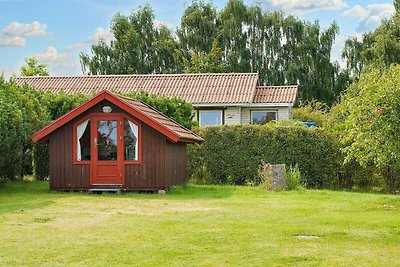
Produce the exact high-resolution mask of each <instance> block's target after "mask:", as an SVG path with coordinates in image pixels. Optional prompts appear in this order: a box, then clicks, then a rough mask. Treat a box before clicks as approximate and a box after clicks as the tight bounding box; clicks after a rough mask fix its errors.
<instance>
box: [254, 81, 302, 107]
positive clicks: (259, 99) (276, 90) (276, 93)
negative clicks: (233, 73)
mask: <svg viewBox="0 0 400 267" xmlns="http://www.w3.org/2000/svg"><path fill="white" fill-rule="evenodd" d="M297 93H298V86H297V85H285V86H257V88H256V93H255V95H254V100H253V103H292V104H294V103H295V102H296V99H297Z"/></svg>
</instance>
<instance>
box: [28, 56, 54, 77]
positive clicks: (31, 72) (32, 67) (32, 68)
mask: <svg viewBox="0 0 400 267" xmlns="http://www.w3.org/2000/svg"><path fill="white" fill-rule="evenodd" d="M46 67H47V65H45V64H40V63H39V62H38V61H37V59H36V58H35V57H29V58H25V65H23V66H22V67H21V76H49V72H48V71H47V69H46Z"/></svg>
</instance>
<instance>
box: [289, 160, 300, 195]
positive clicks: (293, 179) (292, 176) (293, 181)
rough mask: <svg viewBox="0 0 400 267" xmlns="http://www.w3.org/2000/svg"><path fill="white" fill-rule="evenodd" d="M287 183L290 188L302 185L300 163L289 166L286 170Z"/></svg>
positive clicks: (296, 188)
mask: <svg viewBox="0 0 400 267" xmlns="http://www.w3.org/2000/svg"><path fill="white" fill-rule="evenodd" d="M286 175H287V177H286V183H287V186H288V189H289V190H298V189H299V188H300V187H301V174H300V170H299V165H298V164H297V163H296V164H295V165H294V166H289V169H288V170H287V172H286Z"/></svg>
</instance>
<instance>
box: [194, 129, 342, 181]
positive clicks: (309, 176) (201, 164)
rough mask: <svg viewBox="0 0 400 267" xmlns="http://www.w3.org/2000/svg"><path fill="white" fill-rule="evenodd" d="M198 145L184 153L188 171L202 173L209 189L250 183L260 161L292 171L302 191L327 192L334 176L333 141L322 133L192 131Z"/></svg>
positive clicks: (336, 166)
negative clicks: (292, 168) (303, 185)
mask: <svg viewBox="0 0 400 267" xmlns="http://www.w3.org/2000/svg"><path fill="white" fill-rule="evenodd" d="M196 131H197V132H198V133H199V134H200V135H201V136H202V137H203V138H204V140H205V142H204V144H201V145H193V146H190V147H189V152H188V153H189V171H190V174H191V175H193V176H195V175H199V173H198V171H197V170H198V169H199V168H203V169H204V168H205V169H206V170H207V173H209V177H208V178H207V179H209V182H210V183H213V184H235V185H244V184H251V183H255V179H256V177H257V170H258V168H259V166H260V164H261V162H262V161H264V162H268V163H270V164H286V165H287V166H295V165H296V164H298V168H299V170H300V172H301V173H302V175H303V178H304V182H305V183H306V184H307V186H308V187H313V188H322V187H332V186H333V181H334V177H335V175H336V174H337V172H339V171H340V167H341V165H340V163H341V158H340V157H341V153H340V147H339V144H338V143H337V142H336V138H335V137H334V136H333V135H332V134H331V133H329V132H327V131H325V130H324V129H319V128H317V129H315V128H314V129H312V128H311V129H310V128H305V127H298V126H291V127H287V126H279V125H274V124H269V125H263V126H262V125H233V126H229V125H225V126H217V127H205V128H201V129H197V130H196Z"/></svg>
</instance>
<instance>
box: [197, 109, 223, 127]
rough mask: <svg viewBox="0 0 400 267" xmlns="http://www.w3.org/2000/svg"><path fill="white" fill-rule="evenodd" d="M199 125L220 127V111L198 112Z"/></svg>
mask: <svg viewBox="0 0 400 267" xmlns="http://www.w3.org/2000/svg"><path fill="white" fill-rule="evenodd" d="M199 125H200V127H203V126H207V125H208V126H214V125H222V110H199Z"/></svg>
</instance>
